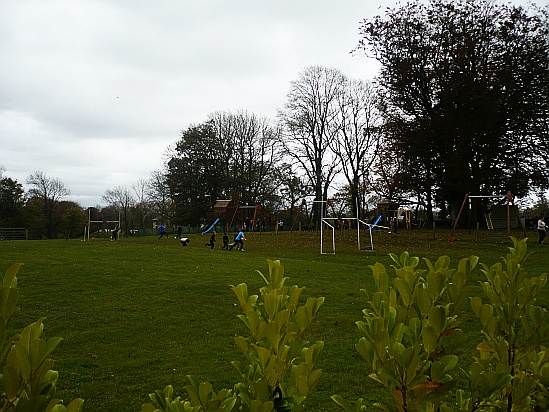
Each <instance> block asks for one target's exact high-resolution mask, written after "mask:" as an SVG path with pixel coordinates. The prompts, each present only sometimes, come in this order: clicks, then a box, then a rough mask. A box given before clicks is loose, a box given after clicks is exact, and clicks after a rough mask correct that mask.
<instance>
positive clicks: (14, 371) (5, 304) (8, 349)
mask: <svg viewBox="0 0 549 412" xmlns="http://www.w3.org/2000/svg"><path fill="white" fill-rule="evenodd" d="M21 266H22V264H15V265H13V266H11V267H10V268H9V269H8V271H7V272H6V274H5V275H4V276H3V277H2V278H1V279H0V281H1V287H0V317H1V321H0V342H2V348H1V354H0V359H2V374H1V376H0V382H1V385H2V391H1V394H0V402H1V405H2V409H1V410H2V411H14V412H15V411H18V412H19V411H20V412H27V411H28V412H31V411H32V412H41V411H52V412H64V411H66V412H77V411H81V410H82V405H83V403H84V401H83V400H82V399H75V400H73V401H72V402H71V403H70V404H69V405H68V406H67V407H65V406H64V405H62V404H61V401H60V400H59V399H55V392H56V386H55V384H56V382H57V379H58V377H59V373H58V372H57V371H55V370H53V369H52V368H53V366H54V362H53V360H52V359H50V357H49V356H50V354H51V353H52V352H53V350H54V349H55V347H56V346H57V345H58V344H59V342H60V341H61V339H60V338H51V339H43V338H42V332H43V330H44V323H43V322H44V318H41V319H39V320H38V321H36V322H34V323H32V324H30V325H28V326H27V327H25V328H24V329H23V331H22V332H21V333H20V334H18V335H15V336H13V337H10V338H8V336H7V325H8V322H9V320H10V318H11V316H12V315H13V314H14V313H15V312H16V311H17V310H18V309H19V308H18V307H17V301H18V300H19V291H18V290H17V273H18V272H19V269H20V268H21Z"/></svg>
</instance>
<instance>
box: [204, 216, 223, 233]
mask: <svg viewBox="0 0 549 412" xmlns="http://www.w3.org/2000/svg"><path fill="white" fill-rule="evenodd" d="M217 222H219V218H217V219H215V221H214V222H213V223H212V225H211V226H210V227H209V228H208V229H206V230H205V231H204V232H202V234H203V235H205V234H206V233H208V232H209V231H210V230H212V229H213V228H214V227H215V224H216V223H217Z"/></svg>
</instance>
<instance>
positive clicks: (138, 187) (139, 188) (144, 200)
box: [131, 179, 151, 228]
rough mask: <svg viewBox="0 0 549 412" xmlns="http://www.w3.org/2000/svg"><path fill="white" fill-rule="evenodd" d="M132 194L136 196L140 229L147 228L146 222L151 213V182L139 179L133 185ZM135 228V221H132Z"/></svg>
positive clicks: (136, 215)
mask: <svg viewBox="0 0 549 412" xmlns="http://www.w3.org/2000/svg"><path fill="white" fill-rule="evenodd" d="M132 192H133V194H134V195H135V205H134V209H135V217H136V219H137V223H138V225H139V227H140V228H143V227H145V220H146V218H147V217H148V216H149V217H150V213H151V202H150V197H149V194H150V181H148V180H145V179H139V180H138V181H137V182H135V183H134V184H133V185H132ZM131 226H132V228H133V219H132V225H131Z"/></svg>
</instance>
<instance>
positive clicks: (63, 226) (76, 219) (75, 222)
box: [55, 201, 88, 239]
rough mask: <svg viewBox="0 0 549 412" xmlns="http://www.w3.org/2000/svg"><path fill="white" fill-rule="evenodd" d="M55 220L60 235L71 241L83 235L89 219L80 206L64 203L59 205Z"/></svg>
mask: <svg viewBox="0 0 549 412" xmlns="http://www.w3.org/2000/svg"><path fill="white" fill-rule="evenodd" d="M55 220H56V229H57V231H58V235H63V236H64V237H65V238H66V239H70V238H74V237H76V236H80V235H81V234H82V233H83V231H84V226H85V225H86V223H87V220H88V219H87V215H86V212H85V211H84V210H83V209H82V207H81V206H80V205H79V204H77V203H74V202H67V201H64V202H59V204H58V205H57V208H56V212H55ZM56 237H57V236H56Z"/></svg>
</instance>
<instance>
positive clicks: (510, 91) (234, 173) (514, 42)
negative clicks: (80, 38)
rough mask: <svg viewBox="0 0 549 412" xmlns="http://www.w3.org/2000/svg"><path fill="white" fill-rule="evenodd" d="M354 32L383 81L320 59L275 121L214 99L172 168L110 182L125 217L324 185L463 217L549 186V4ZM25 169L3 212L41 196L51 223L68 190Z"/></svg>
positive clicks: (374, 24)
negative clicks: (480, 206) (214, 107)
mask: <svg viewBox="0 0 549 412" xmlns="http://www.w3.org/2000/svg"><path fill="white" fill-rule="evenodd" d="M359 32H360V38H359V42H358V44H357V46H356V48H355V50H354V51H353V53H356V54H361V55H366V56H368V57H370V58H374V59H376V60H377V61H378V62H379V64H380V70H379V73H378V75H377V76H376V77H375V78H374V79H373V80H372V81H363V80H359V79H352V78H349V77H347V76H346V75H345V74H343V73H342V72H341V71H340V70H338V69H336V68H329V67H322V66H310V67H306V68H304V69H303V70H302V71H301V72H300V73H299V74H298V76H297V78H296V80H294V81H292V82H291V83H290V85H289V90H288V93H287V95H286V101H285V102H284V104H283V107H282V108H281V109H280V110H279V112H278V114H277V116H276V118H275V119H268V118H265V117H262V116H260V115H257V114H255V113H252V112H249V111H246V110H240V111H237V112H226V111H217V112H212V113H211V114H210V115H208V116H207V118H206V119H204V120H202V121H199V122H197V123H196V124H192V125H190V126H188V127H187V128H186V129H183V130H182V131H181V133H180V135H179V137H178V139H177V141H176V142H175V143H174V144H173V145H172V146H170V147H169V148H168V149H167V153H166V160H165V162H164V166H163V168H162V170H158V171H154V172H152V173H151V177H150V179H149V180H148V181H144V182H138V183H136V184H135V185H134V187H132V188H131V189H127V188H122V187H119V188H115V189H110V190H107V191H106V193H105V195H104V196H103V199H104V200H105V201H106V202H107V203H108V205H109V207H110V208H113V209H116V210H119V211H120V213H121V214H122V220H123V221H124V225H125V228H123V229H125V230H126V231H128V230H129V228H130V226H132V227H133V226H134V225H135V226H137V227H139V226H140V225H145V224H147V222H146V220H147V219H151V218H152V217H156V218H159V219H162V220H164V221H171V222H177V223H180V224H189V225H196V224H200V223H202V222H204V219H205V217H206V212H207V211H208V210H210V209H211V207H212V206H213V204H214V203H215V201H216V200H217V199H233V201H234V202H235V203H238V204H247V205H255V204H261V205H262V207H263V208H264V209H265V210H266V211H269V212H272V213H275V212H280V211H283V210H286V211H288V213H290V219H293V215H292V214H293V213H294V210H296V208H297V207H298V206H299V205H301V204H303V202H304V201H308V202H309V204H310V205H311V207H309V209H308V210H309V211H310V216H309V217H308V219H309V220H310V222H311V223H314V222H318V221H319V219H320V214H321V210H322V209H321V201H324V200H325V199H327V198H331V200H332V201H331V204H330V207H331V208H332V209H333V210H334V211H336V213H338V214H340V215H341V216H352V217H364V216H365V215H366V214H367V213H368V212H369V209H371V208H372V207H373V206H374V205H375V204H376V203H377V201H378V200H381V199H383V200H387V201H389V202H392V203H396V204H401V205H402V204H406V205H413V206H414V207H415V208H416V209H419V208H422V209H423V210H425V212H426V216H427V219H428V220H434V219H435V218H437V214H436V212H438V218H439V219H441V220H452V219H455V218H456V214H457V212H458V211H459V207H460V204H461V201H462V200H463V198H464V195H465V193H473V194H477V195H493V194H504V193H506V192H508V191H510V192H512V193H513V194H514V195H515V196H518V197H526V196H528V195H531V194H537V195H543V193H544V191H545V190H547V189H548V188H549V172H548V168H547V162H548V160H547V159H548V158H549V156H548V155H549V149H548V147H547V143H546V142H547V141H548V137H549V65H548V64H547V62H548V59H549V40H548V39H549V18H548V12H547V10H546V9H542V8H538V7H536V6H535V5H531V6H530V7H529V8H527V9H526V8H523V7H518V6H514V5H511V4H505V5H503V4H498V3H495V2H486V1H483V0H473V1H464V0H460V1H455V2H447V1H444V0H431V1H429V2H427V3H425V2H421V1H411V2H408V3H406V4H404V5H398V6H396V7H394V8H387V9H386V10H385V12H384V13H383V14H382V15H379V16H376V17H374V18H372V19H367V20H364V21H363V22H362V23H361V24H360V26H359ZM27 183H29V184H30V185H31V186H32V187H33V189H31V190H30V191H29V193H26V194H24V193H23V191H22V188H21V185H19V184H18V183H17V182H15V181H12V180H11V179H9V178H3V179H2V198H1V199H0V200H1V202H2V206H1V207H2V208H3V209H2V210H3V213H2V222H1V223H2V225H6V222H10V224H13V221H10V220H9V219H15V217H14V216H15V215H14V213H15V212H13V211H14V210H16V209H18V208H19V207H21V208H23V209H27V208H30V207H35V208H36V209H37V212H36V213H34V212H33V213H29V214H27V215H25V216H26V217H25V219H27V220H26V222H28V219H31V217H30V216H32V219H37V218H38V217H40V219H42V224H43V229H42V232H41V235H42V236H46V237H54V236H55V235H56V233H54V232H55V227H56V226H55V225H56V224H57V227H63V224H62V223H61V221H59V219H58V220H56V219H57V218H56V216H57V214H56V213H58V211H56V208H57V209H60V208H61V206H63V205H64V206H67V205H66V202H62V199H63V197H64V196H66V195H67V190H66V189H65V188H64V187H63V185H62V183H61V182H59V181H57V180H56V179H52V178H47V177H46V176H45V174H44V173H42V172H34V173H33V174H31V175H30V176H29V178H28V180H27ZM542 198H543V197H542ZM313 201H316V202H313ZM23 206H24V207H23ZM485 206H487V205H485ZM67 207H68V206H67ZM325 207H327V205H324V210H325ZM10 208H11V209H10ZM69 209H70V208H69ZM38 210H40V213H38ZM4 211H5V212H4ZM21 216H22V215H21ZM19 218H20V219H21V217H19ZM80 223H81V222H80ZM26 225H28V223H26ZM57 235H58V233H57Z"/></svg>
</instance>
